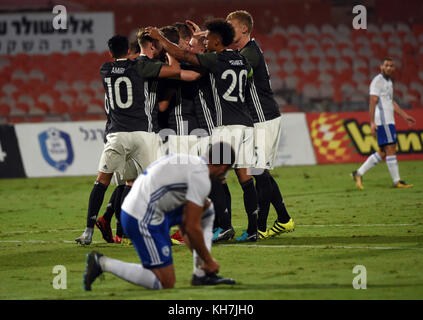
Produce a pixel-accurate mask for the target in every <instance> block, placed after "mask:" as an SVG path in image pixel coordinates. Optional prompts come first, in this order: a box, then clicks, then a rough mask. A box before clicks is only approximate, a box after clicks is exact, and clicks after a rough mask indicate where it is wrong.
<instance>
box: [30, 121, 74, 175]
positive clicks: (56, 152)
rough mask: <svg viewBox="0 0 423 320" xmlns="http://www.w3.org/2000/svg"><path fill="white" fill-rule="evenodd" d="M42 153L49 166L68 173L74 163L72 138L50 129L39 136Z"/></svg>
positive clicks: (64, 133)
mask: <svg viewBox="0 0 423 320" xmlns="http://www.w3.org/2000/svg"><path fill="white" fill-rule="evenodd" d="M38 141H39V142H40V147H41V152H42V154H43V157H44V159H45V160H46V161H47V163H48V164H49V165H51V166H52V167H54V168H56V169H57V170H59V171H66V169H67V168H68V166H70V165H71V164H72V162H73V158H74V157H73V149H72V144H71V139H70V136H69V135H68V134H67V133H66V132H63V131H60V130H57V129H55V128H49V129H48V130H46V131H43V132H41V133H40V134H39V135H38Z"/></svg>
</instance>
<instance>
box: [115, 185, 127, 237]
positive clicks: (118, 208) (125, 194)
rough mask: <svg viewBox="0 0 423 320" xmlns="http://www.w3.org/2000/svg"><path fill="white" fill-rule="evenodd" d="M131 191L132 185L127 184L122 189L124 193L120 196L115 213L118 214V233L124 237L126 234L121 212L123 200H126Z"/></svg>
mask: <svg viewBox="0 0 423 320" xmlns="http://www.w3.org/2000/svg"><path fill="white" fill-rule="evenodd" d="M129 191H131V186H128V185H125V186H124V188H123V190H122V194H121V196H120V203H119V206H118V207H117V208H116V212H115V215H116V235H117V236H118V237H120V238H122V237H123V235H124V232H123V228H122V224H121V223H120V212H121V208H122V203H123V200H125V198H126V196H127V195H128V193H129Z"/></svg>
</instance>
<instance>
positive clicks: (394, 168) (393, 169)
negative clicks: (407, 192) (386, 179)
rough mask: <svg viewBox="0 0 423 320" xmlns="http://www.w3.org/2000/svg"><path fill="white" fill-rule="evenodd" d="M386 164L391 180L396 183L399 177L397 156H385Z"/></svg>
mask: <svg viewBox="0 0 423 320" xmlns="http://www.w3.org/2000/svg"><path fill="white" fill-rule="evenodd" d="M386 165H387V166H388V170H389V173H390V174H391V177H392V182H393V183H397V182H398V181H400V180H401V178H400V175H399V169H398V161H397V156H396V155H393V156H387V157H386Z"/></svg>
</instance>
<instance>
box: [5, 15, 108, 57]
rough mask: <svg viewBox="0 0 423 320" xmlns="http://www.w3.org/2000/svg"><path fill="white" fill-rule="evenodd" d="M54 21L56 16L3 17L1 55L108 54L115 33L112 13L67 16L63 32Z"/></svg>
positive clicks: (62, 20)
mask: <svg viewBox="0 0 423 320" xmlns="http://www.w3.org/2000/svg"><path fill="white" fill-rule="evenodd" d="M55 17H56V15H55V14H53V13H25V12H24V13H16V14H0V54H3V55H4V54H6V55H16V54H18V53H26V54H50V53H52V52H61V53H68V52H71V51H77V52H81V53H85V52H87V51H97V52H103V51H106V50H108V48H107V40H108V39H109V38H110V37H111V36H113V34H114V31H115V30H114V29H115V27H114V15H113V13H112V12H96V13H94V12H89V13H67V15H66V17H67V18H66V24H65V25H63V27H64V28H63V29H61V28H59V27H58V26H56V27H55V25H54V24H53V21H54V19H55ZM61 22H62V23H64V22H65V20H64V19H61Z"/></svg>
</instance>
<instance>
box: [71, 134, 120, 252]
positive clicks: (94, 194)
mask: <svg viewBox="0 0 423 320" xmlns="http://www.w3.org/2000/svg"><path fill="white" fill-rule="evenodd" d="M125 139H126V132H119V133H111V134H109V135H107V142H106V145H105V147H104V150H103V152H102V154H101V158H100V162H99V168H98V175H97V179H96V182H95V184H94V187H93V189H92V190H91V193H90V198H89V201H88V214H87V227H86V229H85V231H84V233H83V234H82V235H81V236H80V237H78V238H76V239H75V241H76V242H77V243H80V244H90V243H91V241H92V235H93V233H94V224H95V222H96V221H97V215H98V212H99V211H100V208H101V205H102V204H103V200H104V194H105V193H106V190H107V187H108V186H109V184H110V181H111V180H112V177H113V173H114V172H118V173H120V174H122V172H123V169H124V166H125V158H126V155H125V147H124V145H125V144H126V140H125Z"/></svg>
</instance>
